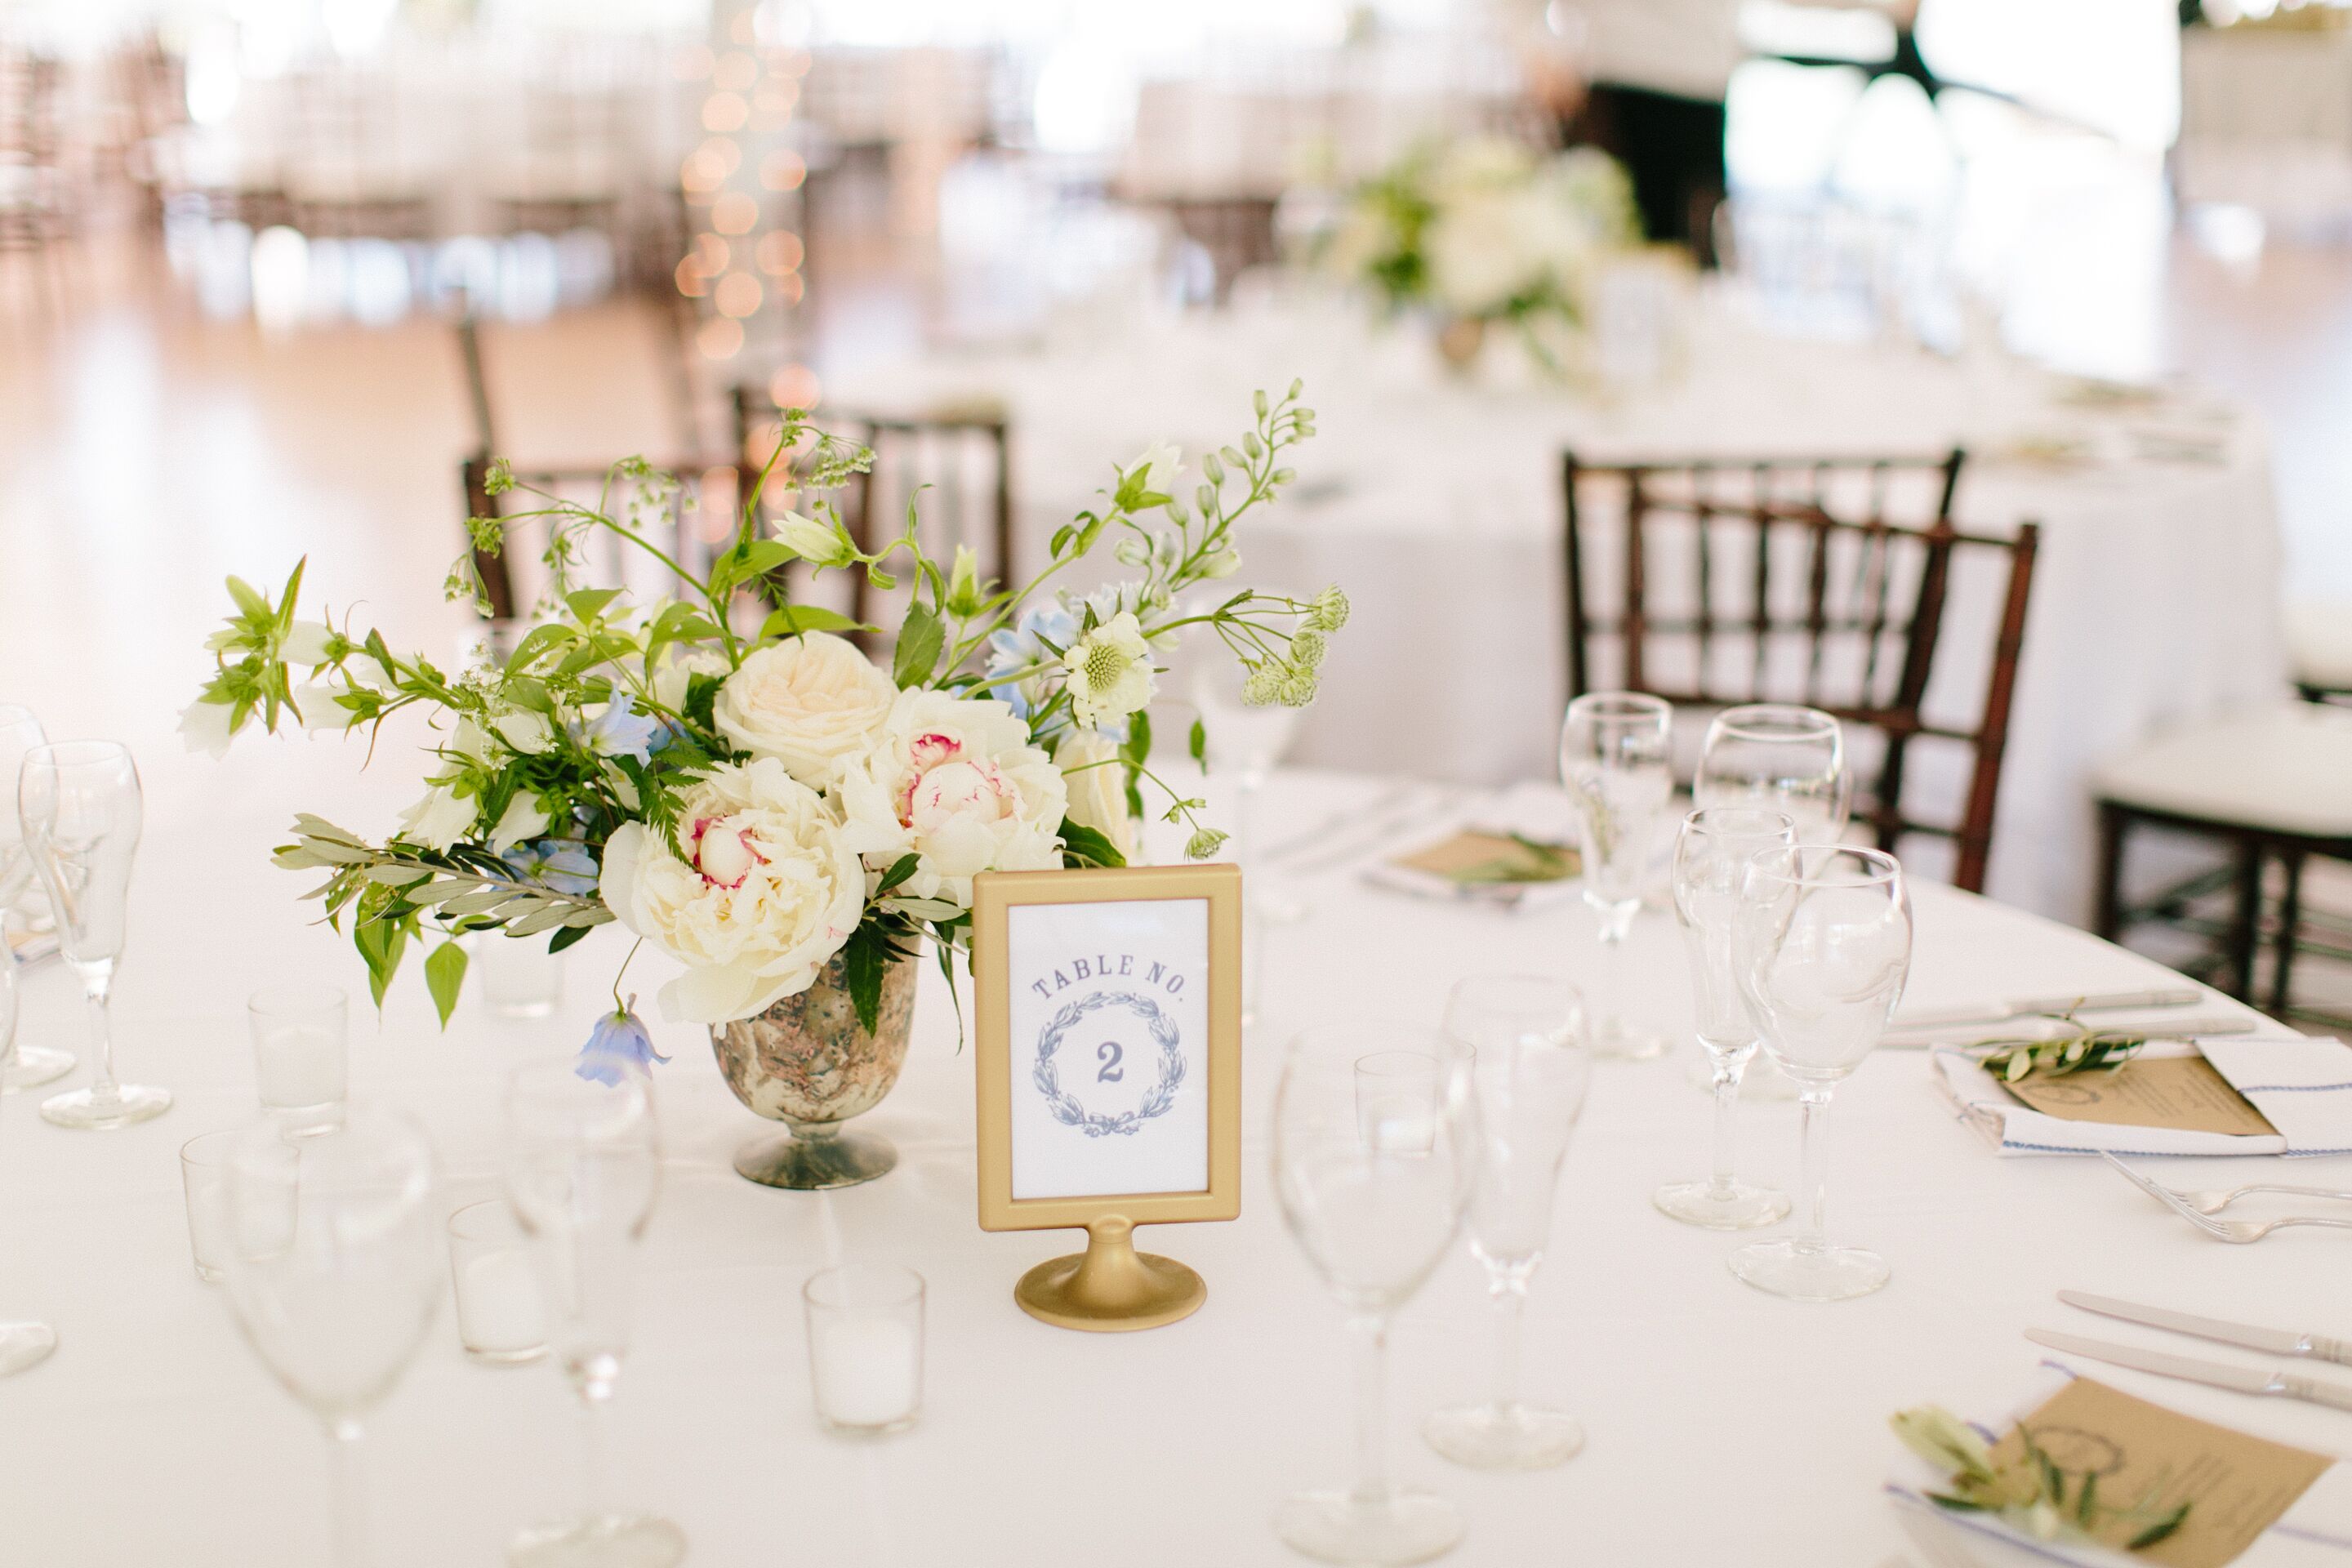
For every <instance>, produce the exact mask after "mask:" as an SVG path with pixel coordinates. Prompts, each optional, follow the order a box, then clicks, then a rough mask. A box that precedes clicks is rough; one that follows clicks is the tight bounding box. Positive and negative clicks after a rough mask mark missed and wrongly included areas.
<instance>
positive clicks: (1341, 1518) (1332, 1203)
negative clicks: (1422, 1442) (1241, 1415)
mask: <svg viewBox="0 0 2352 1568" xmlns="http://www.w3.org/2000/svg"><path fill="white" fill-rule="evenodd" d="M1470 1066H1471V1064H1470V1055H1469V1053H1468V1052H1467V1051H1465V1050H1464V1049H1463V1048H1462V1047H1460V1046H1459V1045H1456V1044H1455V1043H1454V1042H1453V1041H1451V1040H1450V1039H1448V1038H1447V1037H1445V1036H1444V1035H1443V1034H1440V1033H1438V1032H1437V1031H1435V1030H1432V1029H1414V1028H1410V1027H1405V1026H1398V1025H1395V1024H1391V1023H1384V1022H1381V1023H1363V1024H1350V1025H1345V1026H1328V1027H1322V1028H1317V1029H1312V1030H1309V1031H1308V1032H1307V1033H1306V1034H1304V1035H1302V1036H1300V1037H1298V1038H1297V1040H1295V1041H1294V1042H1292V1044H1291V1046H1290V1048H1289V1050H1288V1052H1287V1054H1286V1057H1285V1059H1284V1062H1283V1068H1282V1081H1281V1085H1280V1087H1279V1088H1278V1089H1276V1091H1275V1104H1274V1174H1275V1187H1276V1193H1277V1194H1278V1196H1279V1199H1280V1202H1281V1205H1282V1217H1283V1221H1284V1223H1285V1224H1286V1225H1287V1226H1289V1229H1290V1234H1291V1237H1292V1238H1293V1239H1294V1240H1296V1241H1297V1243H1298V1246H1299V1249H1300V1250H1301V1251H1303V1252H1305V1253H1306V1254H1307V1261H1308V1262H1309V1263H1310V1264H1312V1265H1313V1266H1314V1268H1315V1270H1316V1272H1317V1273H1318V1274H1320V1275H1321V1276H1322V1277H1323V1282H1324V1283H1325V1284H1326V1285H1327V1286H1328V1287H1329V1288H1330V1289H1331V1292H1332V1294H1333V1295H1335V1296H1337V1297H1338V1298H1339V1302H1340V1304H1341V1306H1342V1307H1344V1308H1345V1309H1346V1310H1347V1312H1348V1315H1349V1324H1350V1326H1351V1327H1352V1328H1353V1329H1354V1331H1355V1337H1356V1342H1357V1358H1356V1461H1357V1471H1356V1483H1355V1485H1354V1486H1353V1487H1352V1488H1349V1489H1346V1490H1323V1491H1309V1492H1300V1493H1298V1494H1297V1495H1295V1496H1293V1497H1291V1498H1290V1499H1289V1500H1286V1502H1284V1503H1283V1505H1282V1507H1281V1508H1280V1509H1279V1510H1276V1514H1275V1519H1274V1528H1275V1531H1276V1534H1278V1535H1279V1536H1281V1538H1282V1539H1283V1541H1284V1542H1286V1543H1287V1544H1288V1545H1289V1546H1291V1547H1292V1548H1294V1549H1295V1550H1297V1551H1299V1552H1305V1553H1306V1554H1307V1556H1309V1557H1316V1558H1320V1559H1321V1560H1323V1561H1324V1562H1327V1563H1421V1562H1425V1561H1427V1560H1428V1559H1429V1558H1432V1557H1434V1556H1436V1555H1438V1554H1439V1553H1440V1552H1444V1551H1446V1550H1447V1549H1448V1548H1450V1547H1452V1546H1453V1545H1454V1542H1458V1541H1459V1540H1461V1539H1462V1515H1461V1511H1460V1510H1458V1509H1456V1508H1455V1507H1454V1504H1453V1503H1451V1502H1449V1501H1447V1500H1445V1499H1444V1498H1441V1497H1438V1496H1436V1495H1435V1494H1433V1493H1431V1492H1426V1491H1423V1490H1420V1489H1416V1488H1410V1487H1403V1486H1400V1485H1398V1484H1397V1483H1396V1482H1395V1481H1394V1480H1392V1479H1391V1478H1390V1475H1389V1470H1388V1432H1387V1421H1388V1411H1387V1377H1388V1331H1389V1322H1390V1320H1391V1318H1392V1317H1393V1316H1394V1315H1395V1313H1396V1310H1397V1309H1398V1308H1399V1307H1401V1306H1402V1305H1403V1304H1404V1303H1405V1302H1406V1301H1407V1300H1410V1299H1411V1298H1412V1295H1413V1293H1414V1292H1415V1291H1417V1290H1419V1289H1421V1287H1422V1284H1423V1281H1425V1280H1426V1279H1428V1278H1429V1276H1430V1272H1431V1270H1433V1269H1434V1268H1436V1267H1437V1265H1438V1262H1439V1260H1440V1259H1442V1258H1444V1256H1445V1251H1446V1248H1447V1247H1450V1246H1452V1245H1453V1241H1454V1232H1455V1231H1457V1230H1458V1229H1460V1228H1461V1224H1462V1214H1463V1210H1464V1208H1465V1206H1466V1205H1468V1203H1469V1201H1470V1189H1471V1185H1472V1184H1473V1182H1474V1181H1475V1177H1476V1173H1477V1163H1478V1152H1477V1110H1476V1107H1475V1102H1474V1100H1473V1096H1472V1090H1471V1086H1470Z"/></svg>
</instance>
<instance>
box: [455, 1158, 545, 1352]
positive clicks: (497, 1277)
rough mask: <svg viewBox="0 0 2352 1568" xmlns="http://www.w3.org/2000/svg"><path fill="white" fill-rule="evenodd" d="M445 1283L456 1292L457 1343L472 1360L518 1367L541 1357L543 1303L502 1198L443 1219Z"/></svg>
mask: <svg viewBox="0 0 2352 1568" xmlns="http://www.w3.org/2000/svg"><path fill="white" fill-rule="evenodd" d="M449 1277H450V1279H451V1280H452V1281H453V1282H454V1283H455V1285H456V1287H457V1342H458V1343H460V1344H462V1345H463V1346H464V1347H465V1350H466V1353H467V1355H468V1356H471V1357H472V1358H473V1359H474V1360H476V1361H478V1362H483V1363H487V1364H488V1365H491V1366H520V1365H521V1364H522V1363H525V1362H533V1361H537V1360H539V1359H540V1358H541V1356H543V1355H545V1354H546V1353H547V1303H546V1301H545V1300H543V1299H542V1293H541V1286H540V1282H539V1266H538V1265H537V1264H536V1263H535V1262H533V1261H532V1258H531V1256H530V1236H529V1234H528V1233H526V1232H525V1231H524V1230H523V1228H522V1224H521V1222H520V1221H519V1220H517V1219H516V1218H515V1215H514V1209H513V1207H512V1206H511V1205H509V1204H508V1202H507V1201H506V1199H504V1198H486V1199H484V1200H483V1201H482V1202H480V1203H478V1204H467V1205H466V1206H465V1207H463V1208H461V1209H459V1210H457V1212H456V1213H454V1214H452V1215H450V1216H449Z"/></svg>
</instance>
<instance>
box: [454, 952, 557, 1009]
mask: <svg viewBox="0 0 2352 1568" xmlns="http://www.w3.org/2000/svg"><path fill="white" fill-rule="evenodd" d="M473 946H474V956H473V976H472V977H473V980H474V982H475V984H478V985H479V986H480V987H481V992H482V1003H483V1005H485V1006H487V1007H488V1008H489V1010H490V1015H491V1016H493V1017H498V1018H544V1017H547V1016H549V1015H551V1014H552V1013H553V1012H554V1011H555V1009H556V1008H557V1007H558V1006H559V1005H562V1001H563V955H562V953H560V952H548V951H547V943H545V942H540V941H536V940H533V939H531V938H529V937H511V936H508V935H506V934H504V933H503V932H500V931H484V932H482V933H481V934H480V935H479V936H477V937H476V938H475V939H474V944H473Z"/></svg>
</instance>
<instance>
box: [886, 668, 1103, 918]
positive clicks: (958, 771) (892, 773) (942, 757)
mask: <svg viewBox="0 0 2352 1568" xmlns="http://www.w3.org/2000/svg"><path fill="white" fill-rule="evenodd" d="M841 801H842V805H843V807H844V809H845V811H846V813H847V815H848V818H849V826H848V827H847V828H846V829H845V837H846V838H847V839H848V841H849V842H850V844H851V845H852V846H854V847H856V849H857V850H858V852H859V853H861V854H863V855H864V856H866V861H867V863H868V864H869V865H871V866H872V867H873V868H875V869H877V870H887V869H888V868H889V867H890V866H891V865H892V864H894V863H895V862H896V861H898V859H899V858H902V857H904V856H907V855H916V856H919V857H920V859H919V861H918V862H917V865H916V868H915V874H914V875H913V876H912V877H909V878H908V879H907V880H906V881H905V882H903V883H901V884H900V885H899V886H898V888H897V889H894V892H896V893H898V894H900V895H903V896H905V897H908V898H914V899H939V900H945V901H947V902H950V903H953V904H957V905H962V906H969V905H970V904H971V879H973V878H974V877H976V876H978V875H979V874H980V873H981V872H982V871H1047V870H1053V869H1055V868H1058V867H1059V866H1060V865H1061V863H1062V848H1061V840H1060V838H1059V837H1058V835H1059V833H1060V830H1061V826H1062V817H1063V816H1064V814H1065V813H1066V810H1067V809H1068V802H1069V795H1068V792H1067V790H1066V788H1065V786H1064V784H1063V783H1062V773H1061V770H1060V769H1059V768H1057V767H1055V765H1054V759H1053V758H1051V757H1049V756H1047V755H1046V754H1045V752H1042V751H1040V750H1038V749H1037V748H1036V747H1035V746H1033V745H1031V744H1030V743H1029V727H1028V726H1027V725H1026V724H1024V723H1023V722H1022V721H1020V720H1018V719H1016V718H1014V717H1013V710H1012V709H1011V708H1010V707H1008V706H1006V705H1005V704H1004V703H1002V702H999V701H996V700H993V699H991V698H976V697H951V696H950V695H949V694H948V693H946V692H944V691H929V690H923V689H916V690H913V691H907V692H902V693H901V694H900V695H899V698H898V704H897V706H896V707H895V708H894V709H893V710H891V714H890V719H889V722H888V723H887V725H886V726H885V728H884V731H883V734H882V738H881V740H880V742H878V743H877V745H876V747H875V749H874V752H873V754H872V755H871V756H870V757H868V758H867V759H866V764H865V765H864V766H863V767H860V768H854V769H852V770H850V772H849V773H846V774H845V775H844V777H843V779H842V781H841Z"/></svg>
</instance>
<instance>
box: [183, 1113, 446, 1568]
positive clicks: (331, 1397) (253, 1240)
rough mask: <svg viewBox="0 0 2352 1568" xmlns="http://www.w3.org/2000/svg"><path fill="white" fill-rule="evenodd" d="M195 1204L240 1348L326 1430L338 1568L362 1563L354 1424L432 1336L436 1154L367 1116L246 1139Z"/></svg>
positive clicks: (437, 1281)
mask: <svg viewBox="0 0 2352 1568" xmlns="http://www.w3.org/2000/svg"><path fill="white" fill-rule="evenodd" d="M198 1201H199V1202H202V1203H205V1204H208V1205H220V1209H219V1211H218V1212H217V1213H215V1215H212V1216H210V1224H211V1228H212V1231H213V1234H214V1235H215V1236H216V1237H220V1238H221V1240H222V1242H223V1250H222V1254H221V1257H222V1265H223V1267H222V1278H223V1282H224V1283H225V1284H226V1287H227V1296H228V1300H229V1303H230V1307H231V1310H233V1311H234V1313H235V1314H236V1321H237V1326H238V1327H239V1328H241V1329H243V1330H244V1331H245V1337H246V1341H247V1343H249V1344H251V1345H252V1346H253V1349H254V1353H255V1354H257V1355H258V1356H259V1357H260V1358H261V1362H262V1364H263V1365H265V1366H267V1367H268V1369H269V1370H270V1372H271V1373H273V1374H275V1375H276V1377H277V1379H278V1382H279V1383H280V1384H283V1385H284V1386H285V1388H286V1391H287V1392H288V1393H289V1394H292V1395H293V1396H294V1397H295V1398H296V1399H298V1400H299V1401H301V1403H302V1404H303V1405H305V1406H307V1407H308V1408H309V1409H310V1413H311V1414H312V1415H316V1416H317V1417H318V1418H319V1420H320V1423H321V1424H322V1425H323V1426H325V1428H326V1431H327V1435H328V1438H329V1449H330V1452H331V1454H332V1456H333V1459H332V1464H333V1474H334V1492H333V1496H334V1521H335V1555H334V1562H335V1563H337V1564H338V1568H361V1565H362V1564H364V1563H366V1562H367V1561H368V1560H369V1556H370V1553H369V1550H368V1527H367V1507H366V1488H365V1484H364V1481H365V1478H364V1476H363V1475H362V1471H361V1468H360V1444H361V1441H362V1426H361V1421H362V1417H363V1416H365V1415H367V1413H368V1412H369V1411H371V1410H373V1408H374V1407H375V1406H376V1405H380V1404H382V1403H383V1399H384V1396H385V1395H387V1394H390V1393H391V1392H392V1390H393V1388H394V1385H395V1384H398V1383H399V1381H400V1378H401V1374H402V1373H404V1372H405V1371H406V1370H407V1368H408V1363H409V1362H410V1361H411V1360H413V1359H414V1358H415V1354H416V1351H417V1347H418V1346H420V1345H422V1344H423V1343H424V1342H425V1334H426V1332H427V1331H430V1329H431V1328H432V1326H433V1319H434V1315H435V1314H436V1312H437V1311H438V1310H440V1306H441V1293H442V1291H443V1289H445V1288H446V1287H445V1286H444V1285H443V1283H442V1279H443V1270H442V1263H441V1253H440V1247H439V1242H440V1230H441V1211H440V1208H439V1206H438V1205H436V1203H435V1201H434V1181H433V1150H432V1145H431V1144H430V1143H429V1142H426V1140H425V1133H424V1131H423V1130H422V1129H420V1128H418V1127H417V1126H416V1125H415V1123H414V1122H412V1121H409V1120H408V1119H407V1118H406V1117H404V1116H399V1115H395V1114H393V1113H391V1112H388V1111H381V1110H355V1111H353V1112H352V1114H351V1115H349V1116H347V1117H346V1118H345V1119H344V1120H343V1121H342V1122H341V1125H339V1126H336V1127H333V1128H330V1129H326V1130H323V1131H314V1132H311V1133H310V1135H308V1136H306V1137H303V1138H301V1139H299V1140H295V1141H290V1142H289V1140H288V1139H286V1138H285V1137H284V1136H282V1134H281V1132H280V1130H279V1129H278V1126H277V1125H276V1124H275V1123H273V1122H264V1123H263V1124H262V1125H260V1126H258V1127H257V1128H255V1129H253V1130H252V1131H249V1132H247V1134H246V1135H245V1136H244V1137H243V1138H242V1139H241V1140H240V1141H239V1142H238V1143H237V1145H236V1149H235V1151H234V1152H232V1153H231V1155H230V1157H229V1163H228V1168H227V1170H226V1173H224V1174H223V1176H222V1179H221V1180H220V1182H219V1183H218V1184H211V1185H207V1186H206V1187H205V1189H204V1190H203V1192H202V1194H200V1195H199V1198H198Z"/></svg>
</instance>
